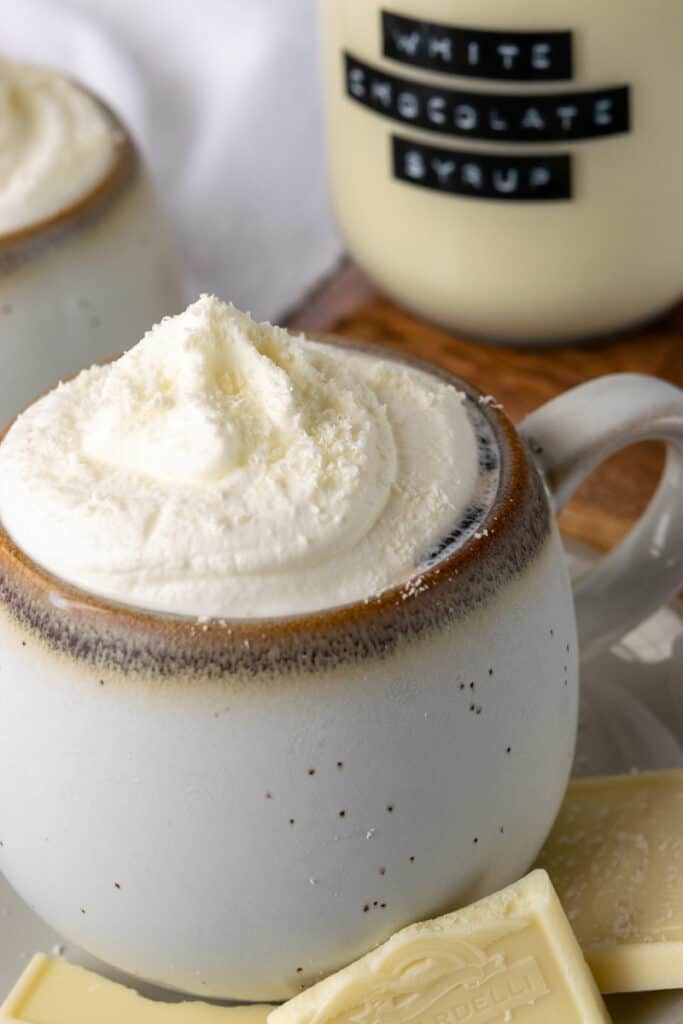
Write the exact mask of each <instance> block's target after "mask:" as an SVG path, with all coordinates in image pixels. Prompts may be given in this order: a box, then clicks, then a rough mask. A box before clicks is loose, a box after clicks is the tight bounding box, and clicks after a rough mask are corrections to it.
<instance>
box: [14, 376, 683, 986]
mask: <svg viewBox="0 0 683 1024" xmlns="http://www.w3.org/2000/svg"><path fill="white" fill-rule="evenodd" d="M435 372H436V371H435ZM613 386H614V385H613ZM664 387H666V386H664ZM672 391H673V389H672ZM468 393H469V396H470V407H471V410H472V414H473V417H474V419H475V421H476V422H478V423H479V424H480V425H481V429H482V431H483V432H484V433H488V435H489V436H490V437H491V438H493V444H492V445H489V446H487V447H486V454H483V455H482V465H481V474H482V477H485V476H486V475H489V476H490V477H491V478H492V479H493V478H494V479H495V484H496V485H495V488H494V491H493V494H492V498H491V501H490V504H489V507H488V508H487V509H482V508H480V509H478V510H476V514H474V513H473V516H470V517H466V519H467V520H468V521H466V522H465V523H464V524H462V523H461V524H454V536H453V537H452V538H451V544H452V546H451V547H450V548H449V547H446V548H445V549H444V551H443V552H441V553H436V552H435V553H432V556H431V562H430V561H429V559H427V562H426V566H425V568H424V569H423V571H422V572H420V573H418V574H417V575H416V576H415V577H414V578H413V579H412V580H410V581H408V582H407V583H406V584H405V585H404V586H401V587H398V588H396V589H393V590H390V591H387V592H385V593H383V594H382V595H380V596H378V597H375V598H372V599H370V600H368V601H366V602H361V603H358V604H353V605H349V606H345V607H342V608H337V609H332V610H330V611H324V612H320V613H315V614H311V615H306V616H301V617H296V618H291V619H279V620H250V621H231V622H218V621H211V622H204V623H202V622H196V621H193V620H189V619H186V618H181V617H175V616H161V615H155V614H152V613H148V612H135V611H131V610H130V609H126V608H123V607H121V606H117V605H114V604H110V603H107V602H105V601H102V600H100V599H96V598H93V597H91V596H89V595H87V594H85V593H83V592H81V591H78V590H75V589H74V588H72V587H69V586H67V585H65V584H64V583H62V582H61V581H59V580H57V579H55V578H54V577H51V576H49V575H48V574H46V573H45V572H43V571H42V570H41V569H39V568H38V567H37V566H36V565H35V564H33V563H32V562H31V561H30V560H28V559H27V558H26V557H25V556H24V555H23V554H22V553H21V552H20V551H19V550H17V548H16V547H15V546H14V545H13V544H12V542H11V541H10V539H9V538H8V536H7V535H6V534H4V533H3V532H2V531H0V650H1V651H2V656H1V658H0V841H1V845H0V864H1V866H2V869H3V870H4V871H5V873H6V875H7V877H8V879H9V880H10V881H11V882H12V883H13V884H14V885H15V886H16V888H17V889H18V891H19V892H20V893H21V894H22V895H23V896H24V897H25V899H26V900H27V901H28V902H29V904H30V905H31V906H32V907H34V908H35V909H36V910H37V911H38V912H39V913H40V914H41V915H43V916H44V917H45V919H46V920H47V921H49V922H50V923H51V924H53V925H54V926H55V927H56V928H58V929H59V930H60V931H62V932H63V933H64V934H65V935H66V936H68V937H69V939H71V940H72V941H74V942H76V943H78V944H80V945H82V946H83V947H85V948H86V949H88V950H89V951H91V952H92V953H94V954H95V955H97V956H98V957H100V958H102V959H104V960H106V961H108V962H110V963H112V964H115V965H117V966H119V967H122V968H124V969H125V970H128V971H130V972H132V973H134V974H137V975H139V976H140V977H144V978H147V979H150V980H153V981H156V982H160V983H162V984H165V985H168V986H172V987H175V988H179V989H183V990H185V991H188V992H193V993H199V994H202V995H211V996H217V997H234V998H240V999H262V1000H274V999H281V998H284V997H286V996H289V995H291V994H293V993H295V992H296V991H298V990H299V989H300V988H301V987H303V986H305V985H307V984H310V983H311V982H312V981H313V980H315V979H316V978H318V977H319V976H320V975H321V974H323V973H326V972H329V971H331V970H332V969H334V968H337V967H339V966H341V965H342V964H344V963H346V962H348V961H349V960H351V959H353V958H354V957H357V956H359V955H360V954H362V953H364V952H365V951H367V950H368V949H369V948H370V947H372V946H373V945H374V944H376V943H378V942H380V941H381V940H383V939H385V938H386V937H387V936H388V935H389V934H390V933H391V932H393V931H394V930H395V929H397V928H399V927H400V926H401V925H405V924H406V923H408V922H410V921H414V920H417V919H420V918H424V917H428V916H430V915H432V914H435V913H437V912H439V911H442V910H446V909H449V908H453V907H455V906H457V905H459V904H462V903H464V902H467V901H470V900H472V899H474V898H476V897H478V896H481V895H483V894H484V893H488V892H490V891H492V890H494V889H496V888H498V887H500V886H502V885H503V884H505V883H506V882H509V881H511V880H512V879H514V878H517V877H518V876H520V875H521V874H522V873H523V872H524V871H525V870H526V868H527V867H528V866H529V864H530V862H531V861H532V860H533V858H534V856H535V854H536V853H537V851H538V849H539V847H540V845H541V843H542V842H543V839H544V838H545V835H546V833H547V831H548V829H549V827H550V825H551V823H552V821H553V818H554V815H555V813H556V811H557V808H558V806H559V803H560V800H561V798H562V794H563V792H564V788H565V784H566V780H567V777H568V773H569V768H570V764H571V759H572V752H573V747H574V737H575V729H576V716H577V643H576V626H575V616H574V611H573V605H572V595H571V590H570V584H569V579H568V573H567V569H566V566H565V561H564V557H563V554H562V551H561V547H560V541H559V537H558V533H557V529H556V526H555V523H554V520H553V516H552V511H551V507H550V500H549V497H548V492H547V491H546V488H545V486H544V483H543V480H542V478H541V475H540V473H539V471H538V470H537V468H536V465H535V462H534V460H533V459H532V458H531V456H530V455H529V454H528V450H527V448H526V446H525V445H524V444H523V442H522V441H521V440H520V438H519V437H518V435H517V434H516V433H515V431H514V429H513V428H512V426H511V425H510V424H509V422H508V421H507V419H506V418H505V416H504V415H503V413H502V412H501V411H500V410H499V409H498V408H495V407H494V406H492V405H491V404H490V403H488V402H487V401H486V400H482V399H481V398H480V396H478V395H477V394H476V393H474V392H473V391H471V389H468ZM675 397H676V400H677V401H678V403H679V411H680V412H681V418H680V422H681V424H683V406H681V400H680V397H679V396H675ZM568 401H569V402H570V404H571V402H574V403H575V402H576V395H574V397H573V398H571V396H570V398H569V399H568ZM660 404H661V403H660ZM570 412H571V409H569V408H565V407H564V406H563V407H562V408H561V409H560V410H559V412H558V410H557V409H556V410H555V412H554V413H553V414H552V421H553V423H554V424H555V426H557V424H558V423H559V421H560V420H561V419H562V417H563V416H568V415H569V414H570ZM533 426H534V432H533V438H532V440H531V441H530V444H533V446H534V447H535V449H536V450H537V451H539V452H540V453H541V455H540V457H542V458H544V459H545V460H546V464H547V465H548V472H549V473H552V472H553V471H554V468H553V467H552V466H550V464H549V461H548V460H549V457H550V454H549V453H550V451H551V449H552V442H551V441H549V439H548V437H547V436H544V431H545V433H546V434H547V432H548V420H547V419H546V420H537V421H536V423H535V424H534V425H533ZM679 426H680V425H679ZM681 429H683V427H682V428H681ZM539 437H541V438H542V440H539V439H538V438H539ZM663 486H664V485H663ZM477 517H478V520H477ZM469 519H475V520H477V521H476V522H475V523H474V524H473V523H472V522H469ZM461 529H463V530H464V531H465V534H463V537H462V538H461V537H458V536H457V533H458V531H459V530H461ZM468 531H469V532H468ZM453 545H454V546H453ZM679 568H680V567H679ZM654 599H655V598H654V595H653V594H651V595H650V601H653V600H654ZM644 612H645V609H644V608H643V613H644Z"/></svg>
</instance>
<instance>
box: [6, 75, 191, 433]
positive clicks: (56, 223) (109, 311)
mask: <svg viewBox="0 0 683 1024" xmlns="http://www.w3.org/2000/svg"><path fill="white" fill-rule="evenodd" d="M79 88H80V89H83V90H84V91H86V92H88V90H85V89H84V87H83V86H81V85H80V84H79ZM90 95H91V97H92V98H93V99H94V100H95V101H96V102H97V103H98V105H99V106H100V108H101V109H102V111H103V112H104V114H105V116H106V118H107V119H108V121H109V122H110V125H111V130H112V132H113V134H114V140H115V147H114V157H113V161H112V164H111V166H110V167H109V169H108V171H107V173H106V175H105V176H104V178H103V179H102V180H101V181H100V182H98V183H97V184H96V185H95V186H94V187H93V188H91V189H89V190H88V191H87V192H86V193H85V194H84V195H83V196H82V197H81V198H80V199H79V200H78V201H77V202H75V203H73V204H72V205H70V206H69V207H68V208H67V209H64V210H61V211H60V212H59V213H58V214H56V215H55V216H53V217H50V218H48V219H46V220H43V221H40V222H38V223H36V224H32V225H30V226H29V227H26V228H23V229H21V230H19V231H15V232H13V233H12V234H8V235H4V236H2V235H0V422H3V423H4V422H6V420H7V419H9V417H10V416H13V415H14V414H15V413H16V412H18V410H19V409H20V408H22V407H23V406H24V405H26V404H27V403H28V402H30V401H31V400H32V399H33V398H34V397H35V395H36V393H37V392H39V391H41V390H43V389H45V388H48V387H51V386H52V384H53V383H54V381H55V380H56V379H57V378H60V377H68V376H70V375H71V374H73V373H75V372H76V371H77V370H80V369H81V368H82V367H83V366H89V365H91V364H92V363H94V362H97V361H98V360H101V359H104V358H106V357H107V356H112V355H115V354H116V353H117V352H121V351H122V350H123V349H126V348H129V347H130V346H131V345H133V344H135V342H136V341H137V340H138V339H139V338H140V337H142V335H143V334H144V332H145V331H146V330H148V328H149V326H150V324H153V323H156V322H157V321H158V320H160V319H161V318H162V316H164V315H166V314H170V313H173V312H177V311H179V310H180V309H181V308H182V305H183V303H182V297H181V292H180V286H179V283H178V279H177V275H176V267H175V258H174V253H173V247H172V245H171V241H170V238H169V234H168V232H167V228H166V224H165V221H164V218H163V216H162V214H161V211H160V208H159V204H158V202H157V198H156V195H155V192H154V188H153V185H152V182H151V180H150V176H149V174H148V171H147V169H146V167H145V165H144V162H143V160H142V157H141V155H140V154H139V152H138V150H137V147H136V145H135V143H134V141H133V139H132V138H131V136H130V134H129V132H128V131H127V129H126V127H125V125H124V124H123V123H122V122H121V121H120V119H119V118H118V117H117V116H116V115H115V114H114V113H113V111H112V110H110V109H109V107H107V106H106V105H105V104H104V103H102V102H101V101H100V100H99V99H97V97H96V96H93V95H92V93H90Z"/></svg>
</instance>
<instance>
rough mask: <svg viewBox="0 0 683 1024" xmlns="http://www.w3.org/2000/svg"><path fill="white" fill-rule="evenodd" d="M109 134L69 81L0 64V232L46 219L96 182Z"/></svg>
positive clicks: (105, 161) (108, 155)
mask: <svg viewBox="0 0 683 1024" xmlns="http://www.w3.org/2000/svg"><path fill="white" fill-rule="evenodd" d="M116 134H117V129H116V128H115V127H114V124H113V122H112V120H111V118H110V117H109V116H108V114H107V113H106V112H105V110H104V109H103V108H102V107H101V106H100V105H99V104H98V103H97V101H96V100H95V99H93V97H92V96H90V95H89V94H88V93H87V92H85V91H84V90H83V89H81V88H79V86H78V85H76V84H75V83H74V82H71V81H70V80H69V79H67V78H65V77H63V76H62V75H60V74H58V73H57V72H55V71H50V70H47V69H44V68H38V67H34V66H32V65H28V64H15V63H12V62H10V61H7V60H0V235H3V234H10V233H11V232H14V231H18V230H20V229H22V228H26V227H30V226H31V225H33V224H36V223H39V222H40V221H42V220H45V219H47V218H50V217H53V216H54V215H56V214H58V213H60V212H61V211H62V210H64V209H67V208H68V207H69V206H71V205H72V204H73V203H75V202H77V201H78V200H79V199H81V198H82V197H83V196H84V195H86V194H87V193H88V192H89V191H90V190H91V189H93V188H94V187H95V186H96V185H97V184H99V182H100V181H101V180H102V179H103V177H104V176H105V175H106V174H107V172H108V170H109V168H110V167H111V165H112V162H113V159H114V152H115V144H116Z"/></svg>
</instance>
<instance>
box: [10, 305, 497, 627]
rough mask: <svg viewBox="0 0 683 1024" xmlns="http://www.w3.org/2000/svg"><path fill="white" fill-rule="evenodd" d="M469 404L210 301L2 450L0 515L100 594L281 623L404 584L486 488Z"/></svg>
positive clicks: (97, 374)
mask: <svg viewBox="0 0 683 1024" xmlns="http://www.w3.org/2000/svg"><path fill="white" fill-rule="evenodd" d="M464 401H465V399H464V396H463V395H462V394H461V393H460V392H458V391H457V390H456V389H455V388H454V387H452V386H451V385H449V384H447V383H446V382H444V381H442V380H440V379H439V378H438V377H436V376H435V375H431V374H428V373H425V372H424V371H422V370H419V369H416V368H413V367H410V366H407V365H405V364H402V363H400V362H398V361H396V360H391V359H382V358H379V357H377V356H375V355H368V354H366V353H363V352H360V351H357V350H353V349H350V348H342V347H338V346H332V345H325V344H321V343H317V342H312V341H308V340H306V339H304V338H303V337H293V336H292V335H290V334H288V333H287V332H286V331H285V330H282V329H280V328H277V327H271V326H270V325H269V324H257V323H254V322H253V321H252V320H251V319H250V318H249V317H248V316H245V315H244V314H242V313H240V312H239V311H238V310H237V309H235V308H234V307H233V306H230V305H226V304H225V303H223V302H220V301H219V300H218V299H215V298H211V297H208V296H203V297H202V298H201V299H199V301H198V302H195V303H194V304H193V305H192V306H190V307H189V308H188V309H187V310H186V311H185V312H184V313H182V314H180V315H179V316H176V317H172V318H166V319H165V320H163V321H162V322H161V323H160V324H158V325H157V326H156V327H154V328H153V329H152V330H151V331H150V332H148V334H146V335H145V337H144V338H143V339H142V341H141V342H140V343H139V344H138V345H136V346H135V347H134V348H132V349H131V350H130V351H129V352H127V353H126V354H125V355H123V356H122V357H121V358H120V359H118V360H117V361H116V362H114V363H111V364H108V365H106V366H94V367H92V368H90V369H88V370H84V371H83V372H81V373H80V374H79V375H78V376H77V377H76V378H74V379H73V380H71V381H69V382H67V383H64V384H60V385H59V386H58V387H57V388H56V389H55V390H54V391H52V392H50V393H49V394H48V395H46V396H44V397H43V398H41V399H39V400H38V401H37V402H35V403H34V404H33V405H32V406H30V407H29V409H28V410H27V411H26V412H24V413H23V414H22V415H21V416H20V417H19V418H18V419H17V420H16V422H15V423H14V425H13V426H12V428H11V429H10V430H9V432H8V434H7V435H6V437H5V439H4V441H3V443H2V444H1V445H0V519H1V520H2V523H3V525H4V527H5V529H6V530H7V531H8V532H9V534H10V535H11V536H12V537H13V539H14V541H15V542H16V543H17V544H18V545H19V547H20V548H22V549H23V550H24V551H25V552H26V553H27V554H28V555H29V556H30V557H31V558H33V559H34V560H35V561H36V562H38V563H39V564H40V565H42V566H43V567H44V568H46V569H47V570H49V571H50V572H52V573H54V574H55V575H57V576H60V577H62V578H63V579H65V580H67V581H69V582H71V583H73V584H76V585H77V586H79V587H82V588H84V589H85V590H88V591H91V592H93V593H95V594H98V595H101V596H105V597H109V598H114V599H116V600H118V601H121V602H124V603H127V604H132V605H136V606H140V607H144V608H151V609H156V610H159V611H166V612H175V613H179V614H184V615H191V616H198V617H255V616H256V617H258V616H273V615H287V614H294V613H299V612H304V611H311V610H315V609H321V608H325V607H331V606H335V605H339V604H344V603H347V602H350V601H354V600H360V599H363V598H366V597H369V596H371V595H374V594H377V593H379V592H380V591H382V590H383V589H385V588H386V587H388V586H390V585H392V584H395V583H397V582H400V581H403V580H405V579H407V578H408V577H409V576H410V575H411V574H413V573H414V572H415V570H416V568H417V567H418V566H419V564H420V560H421V559H422V558H423V557H424V556H425V554H426V552H427V551H428V550H429V548H430V547H431V546H433V545H434V543H435V542H438V541H439V540H440V539H441V538H443V537H444V536H445V535H446V534H448V532H449V531H450V530H451V529H452V528H453V526H454V524H455V523H457V521H458V520H459V518H460V517H461V516H462V514H463V512H464V511H465V509H466V507H467V504H468V501H469V500H470V497H471V495H472V494H473V492H474V489H475V486H476V481H477V475H478V461H477V460H478V452H477V443H476V437H475V435H474V430H473V428H472V425H471V423H470V420H469V417H468V414H467V411H466V409H465V405H464Z"/></svg>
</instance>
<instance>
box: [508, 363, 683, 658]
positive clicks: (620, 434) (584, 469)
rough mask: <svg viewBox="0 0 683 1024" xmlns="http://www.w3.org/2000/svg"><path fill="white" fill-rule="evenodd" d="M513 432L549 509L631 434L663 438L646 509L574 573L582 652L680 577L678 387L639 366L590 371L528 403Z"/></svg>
mask: <svg viewBox="0 0 683 1024" xmlns="http://www.w3.org/2000/svg"><path fill="white" fill-rule="evenodd" d="M519 432H520V434H521V436H522V438H523V439H524V440H525V441H526V443H527V445H528V447H529V449H530V450H531V452H532V453H533V455H534V457H535V458H536V461H537V463H538V465H539V468H540V470H541V473H542V474H543V477H544V479H545V482H546V485H547V486H548V488H549V491H550V497H551V501H552V505H553V508H554V511H555V513H556V514H557V513H559V512H560V511H561V509H562V508H563V507H564V505H565V503H566V502H567V500H568V499H569V497H570V496H571V494H572V493H573V491H575V490H576V488H577V487H578V486H579V484H580V483H581V482H582V481H583V480H584V479H585V478H586V477H587V476H588V474H589V473H590V472H591V471H592V470H593V469H595V467H596V466H597V465H599V463H601V462H602V461H603V460H604V459H606V458H608V456H610V455H612V454H613V453H614V452H616V451H618V450H619V449H620V448H625V447H627V446H628V445H631V444H635V443H636V442H638V441H651V440H656V441H665V442H666V444H667V458H666V465H665V468H664V472H663V474H662V478H661V480H660V483H659V486H658V488H657V491H656V492H655V494H654V496H653V498H652V500H651V501H650V503H649V505H648V507H647V509H646V510H645V512H644V513H643V515H642V516H641V518H640V519H639V520H638V522H637V523H636V525H635V526H634V527H633V529H632V530H631V532H630V533H629V534H628V536H627V537H626V538H625V539H624V540H623V541H622V542H621V543H620V544H618V545H617V547H615V548H614V549H613V550H612V551H610V552H609V553H608V554H606V555H604V556H603V557H602V558H601V559H600V560H599V561H598V564H597V565H596V566H595V568H594V569H591V570H589V571H588V572H587V573H585V574H584V575H582V576H581V577H580V579H579V580H578V581H577V582H576V585H575V589H574V594H575V601H576V620H577V626H578V633H579V644H580V650H581V655H582V657H583V658H586V657H590V656H592V655H593V654H596V653H597V652H598V651H600V650H602V649H604V648H605V647H608V646H609V645H610V644H612V643H614V641H615V640H618V639H619V638H620V637H622V636H623V635H624V634H625V633H626V632H628V630H629V629H631V628H632V627H633V626H635V625H637V624H638V623H639V622H642V620H643V619H645V618H647V617H648V615H650V614H651V613H652V612H654V611H656V609H657V608H658V607H659V606H660V605H662V604H664V603H665V602H666V601H668V600H669V599H670V598H672V597H673V596H674V594H675V593H676V592H677V591H678V590H679V589H680V588H681V587H683V390H681V389H680V388H677V387H675V386H674V385H673V384H669V383H667V382H666V381H663V380H659V379H658V378H657V377H649V376H645V375H644V374H638V373H617V374H611V375H609V376H605V377H599V378H598V379H596V380H592V381H589V382H588V383H587V384H581V385H579V387H576V388H572V390H571V391H567V392H566V393H565V394H563V395H560V396H559V397H558V398H555V399H553V400H552V401H550V402H548V403H547V404H546V405H544V406H542V407H541V408H540V409H538V410H536V411H535V412H533V413H531V415H530V416H527V418H526V419H525V420H524V422H523V423H522V424H521V427H520V428H519ZM615 501H618V496H616V495H615Z"/></svg>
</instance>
